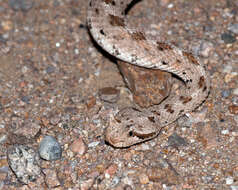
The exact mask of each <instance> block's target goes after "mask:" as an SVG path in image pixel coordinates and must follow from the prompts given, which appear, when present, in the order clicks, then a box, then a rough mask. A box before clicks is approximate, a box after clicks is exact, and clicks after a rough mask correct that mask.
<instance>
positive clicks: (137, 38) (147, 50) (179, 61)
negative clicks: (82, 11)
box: [87, 0, 210, 147]
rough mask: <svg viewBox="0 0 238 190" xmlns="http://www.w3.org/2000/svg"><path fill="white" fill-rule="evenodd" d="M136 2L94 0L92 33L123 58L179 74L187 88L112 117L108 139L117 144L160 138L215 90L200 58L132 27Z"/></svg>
mask: <svg viewBox="0 0 238 190" xmlns="http://www.w3.org/2000/svg"><path fill="white" fill-rule="evenodd" d="M131 2H132V0H90V2H89V8H88V16H87V24H88V28H89V31H90V33H91V35H92V37H93V38H94V40H95V41H96V42H97V43H98V44H99V45H100V46H101V47H102V48H103V49H104V50H106V51H107V52H108V53H110V54H111V55H113V56H115V57H116V58H118V59H120V60H122V61H125V62H128V63H131V64H134V65H137V66H141V67H145V68H151V69H160V70H163V71H167V72H170V73H173V74H174V75H177V76H178V77H179V78H181V79H182V80H183V82H184V88H183V90H182V91H181V93H180V94H179V95H173V96H172V95H171V96H169V97H168V98H166V99H165V100H164V101H163V102H162V103H161V104H158V105H153V106H151V107H149V108H147V109H141V110H138V109H134V108H127V109H124V110H121V111H119V113H118V114H117V115H116V116H115V117H111V118H110V121H109V126H108V128H107V129H106V140H107V141H108V142H109V143H110V144H111V145H113V146H115V147H128V146H131V145H134V144H137V143H140V142H143V141H146V140H149V139H151V138H154V137H155V136H157V135H158V133H159V131H160V129H161V128H162V127H164V126H167V125H169V124H170V123H172V122H174V121H175V120H176V119H178V118H179V117H180V116H182V115H184V114H185V113H187V112H191V111H192V110H194V109H195V108H196V107H198V106H199V105H200V104H201V103H202V102H203V101H204V100H205V99H206V97H207V96H208V93H209V89H210V80H209V75H208V73H207V72H206V69H205V66H204V65H203V64H202V63H201V62H200V61H199V59H198V58H197V57H195V56H194V55H193V54H191V53H190V52H187V51H184V50H181V49H179V48H177V47H176V46H174V45H172V44H169V43H166V42H163V41H156V40H153V39H152V38H151V37H150V36H147V35H146V34H145V33H144V32H143V31H141V30H138V29H134V28H130V27H129V26H128V24H127V17H126V16H125V9H126V8H127V7H128V5H129V4H130V3H131Z"/></svg>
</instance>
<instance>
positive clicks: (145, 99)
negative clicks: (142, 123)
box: [118, 61, 172, 108]
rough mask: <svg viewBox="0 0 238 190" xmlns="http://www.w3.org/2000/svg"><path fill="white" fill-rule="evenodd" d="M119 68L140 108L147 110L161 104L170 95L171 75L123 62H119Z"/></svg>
mask: <svg viewBox="0 0 238 190" xmlns="http://www.w3.org/2000/svg"><path fill="white" fill-rule="evenodd" d="M118 66H119V69H120V71H121V73H122V75H123V77H124V80H125V82H126V85H127V86H128V88H129V89H130V90H131V92H132V94H133V99H134V102H135V103H136V104H138V105H139V106H140V107H142V108H147V107H150V106H152V105H155V104H159V103H160V102H161V101H162V100H163V99H164V98H166V97H167V96H168V95H169V93H170V89H171V84H172V77H171V74H170V73H168V72H164V71H161V70H155V69H147V68H142V67H139V66H135V65H132V64H129V63H126V62H123V61H118Z"/></svg>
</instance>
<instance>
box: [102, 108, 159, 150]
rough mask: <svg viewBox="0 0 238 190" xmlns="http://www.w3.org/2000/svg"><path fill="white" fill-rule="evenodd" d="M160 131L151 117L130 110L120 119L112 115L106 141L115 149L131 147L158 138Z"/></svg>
mask: <svg viewBox="0 0 238 190" xmlns="http://www.w3.org/2000/svg"><path fill="white" fill-rule="evenodd" d="M119 113H120V112H119ZM117 115H118V114H117ZM159 131H160V130H159V128H158V126H157V125H156V123H155V122H154V121H153V120H152V119H151V118H150V117H147V116H146V115H144V114H143V113H141V112H137V111H135V110H132V109H129V110H127V113H126V114H121V115H120V117H119V118H118V117H117V116H116V117H115V116H113V115H110V119H109V126H108V127H107V129H106V133H105V140H106V141H107V142H108V143H109V144H111V145H112V146H113V147H118V148H119V147H129V146H132V145H135V144H138V143H141V142H144V141H147V140H149V139H151V138H154V137H156V136H157V134H158V132H159Z"/></svg>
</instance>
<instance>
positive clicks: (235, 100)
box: [231, 96, 238, 106]
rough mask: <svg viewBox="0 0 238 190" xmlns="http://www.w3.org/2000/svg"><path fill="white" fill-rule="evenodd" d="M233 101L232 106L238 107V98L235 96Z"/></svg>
mask: <svg viewBox="0 0 238 190" xmlns="http://www.w3.org/2000/svg"><path fill="white" fill-rule="evenodd" d="M231 101H232V104H234V105H235V106H238V96H233V97H232V99H231Z"/></svg>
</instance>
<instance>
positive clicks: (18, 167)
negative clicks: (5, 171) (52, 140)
mask: <svg viewBox="0 0 238 190" xmlns="http://www.w3.org/2000/svg"><path fill="white" fill-rule="evenodd" d="M7 156H8V163H9V166H10V167H11V169H12V171H13V172H14V173H15V175H16V177H17V179H18V180H19V181H20V182H22V183H24V184H28V183H30V182H34V181H36V180H37V178H38V177H39V176H40V174H41V169H40V167H39V156H38V154H37V153H36V152H35V151H34V150H33V149H32V148H30V147H27V146H23V145H19V146H13V147H11V148H9V149H8V153H7Z"/></svg>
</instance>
